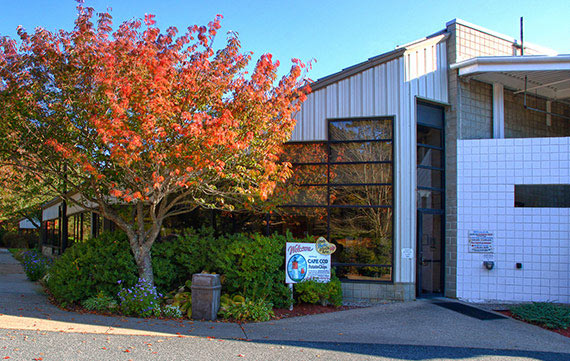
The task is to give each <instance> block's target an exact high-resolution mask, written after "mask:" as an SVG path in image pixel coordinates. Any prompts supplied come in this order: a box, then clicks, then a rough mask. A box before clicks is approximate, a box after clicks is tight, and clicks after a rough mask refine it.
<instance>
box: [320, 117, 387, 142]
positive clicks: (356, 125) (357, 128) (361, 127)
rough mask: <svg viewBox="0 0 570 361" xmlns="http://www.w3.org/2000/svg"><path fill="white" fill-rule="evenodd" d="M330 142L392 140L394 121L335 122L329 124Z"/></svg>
mask: <svg viewBox="0 0 570 361" xmlns="http://www.w3.org/2000/svg"><path fill="white" fill-rule="evenodd" d="M329 139H330V140H374V139H392V119H374V120H360V119H359V120H354V119H353V120H334V121H330V122H329Z"/></svg>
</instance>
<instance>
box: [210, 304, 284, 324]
mask: <svg viewBox="0 0 570 361" xmlns="http://www.w3.org/2000/svg"><path fill="white" fill-rule="evenodd" d="M218 314H219V315H220V316H221V317H222V318H226V319H233V320H236V321H256V322H264V321H269V320H271V319H272V318H273V317H274V316H275V314H274V313H273V305H272V304H271V302H267V301H265V300H262V299H258V300H250V299H249V298H246V299H245V300H244V301H243V302H231V303H226V304H225V305H224V306H223V307H221V308H220V311H219V312H218Z"/></svg>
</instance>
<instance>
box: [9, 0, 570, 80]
mask: <svg viewBox="0 0 570 361" xmlns="http://www.w3.org/2000/svg"><path fill="white" fill-rule="evenodd" d="M75 4H76V3H75V1H74V0H0V5H1V8H2V11H1V12H0V35H8V36H11V37H14V36H15V35H16V32H15V29H16V27H17V26H18V25H23V26H24V27H25V28H26V29H28V30H29V31H32V30H33V29H34V28H35V27H36V26H42V27H45V28H47V29H50V30H54V29H59V28H64V29H71V28H72V27H73V20H74V19H75V15H76V10H75ZM86 5H87V6H92V7H94V8H95V9H96V10H97V11H104V10H106V9H107V8H109V7H110V8H112V11H111V14H112V15H113V17H114V19H115V22H117V23H118V22H122V21H123V20H126V19H131V18H135V17H142V16H144V14H145V13H152V14H155V15H156V16H157V17H156V20H157V22H158V25H159V27H161V28H163V29H165V28H166V27H168V26H170V25H174V26H177V27H179V28H180V29H185V28H186V27H187V26H190V25H194V24H198V25H203V24H206V23H207V22H208V21H210V20H211V19H213V18H214V16H215V15H216V14H218V13H219V14H222V15H223V16H224V21H223V22H222V31H223V33H225V32H226V31H228V30H234V31H237V32H238V33H239V34H240V40H241V42H242V46H243V49H244V50H247V51H249V50H251V51H254V53H255V55H256V56H259V55H260V54H262V53H266V52H269V53H272V54H274V57H275V58H277V59H279V60H280V61H281V63H282V64H289V60H290V59H291V58H293V57H295V58H300V59H301V60H305V61H306V60H309V59H315V60H316V63H315V64H314V65H313V70H312V71H311V73H310V74H309V76H310V77H311V78H312V79H315V80H316V79H318V78H320V77H323V76H326V75H328V74H331V73H334V72H337V71H339V70H341V69H342V68H345V67H348V66H350V65H353V64H356V63H358V62H361V61H363V60H366V59H367V58H369V57H372V56H375V55H378V54H381V53H384V52H386V51H389V50H392V49H394V47H395V46H396V45H399V44H405V43H408V42H410V41H413V40H416V39H418V38H421V37H424V36H426V35H429V34H431V33H434V32H436V31H438V30H441V29H443V28H444V27H445V23H446V22H447V21H449V20H451V19H454V18H461V19H464V20H466V21H469V22H471V23H474V24H477V25H480V26H483V27H486V28H488V29H491V30H494V31H497V32H500V33H503V34H505V35H509V36H512V37H515V38H518V37H519V18H520V17H521V16H523V17H524V19H525V41H528V42H532V43H535V44H539V45H542V46H546V47H549V48H552V49H554V50H556V51H558V52H559V53H565V54H570V21H568V16H569V15H570V1H569V0H542V1H531V0H518V1H503V0H493V1H487V0H483V1H467V0H455V1H429V0H423V1H410V0H391V1H384V0H382V1H380V0H378V1H372V0H367V1H358V0H353V1H347V0H338V1H337V0H328V1H316V0H315V1H311V0H280V1H271V0H265V1H264V0H251V1H241V0H233V1H232V0H210V1H203V0H202V1H196V0H87V1H86ZM221 40H222V39H221V38H219V39H217V44H218V45H221V44H222V42H221ZM286 68H288V66H287V67H286ZM285 70H286V69H283V71H285Z"/></svg>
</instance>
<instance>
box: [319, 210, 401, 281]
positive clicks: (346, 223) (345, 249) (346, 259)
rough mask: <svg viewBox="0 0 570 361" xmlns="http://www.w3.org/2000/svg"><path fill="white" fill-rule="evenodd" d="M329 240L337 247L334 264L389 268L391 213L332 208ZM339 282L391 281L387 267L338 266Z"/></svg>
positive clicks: (389, 211)
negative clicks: (350, 280)
mask: <svg viewBox="0 0 570 361" xmlns="http://www.w3.org/2000/svg"><path fill="white" fill-rule="evenodd" d="M330 227H331V229H330V234H331V236H330V237H331V240H332V241H333V242H334V243H335V244H336V245H337V251H336V252H335V253H334V254H333V262H335V263H355V264H374V265H387V266H390V265H391V264H392V210H391V209H372V208H332V209H331V210H330ZM337 274H338V275H339V277H341V278H348V279H371V280H384V281H389V280H391V268H390V267H376V266H339V267H337Z"/></svg>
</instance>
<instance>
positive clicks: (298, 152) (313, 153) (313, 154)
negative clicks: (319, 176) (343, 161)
mask: <svg viewBox="0 0 570 361" xmlns="http://www.w3.org/2000/svg"><path fill="white" fill-rule="evenodd" d="M281 159H282V161H284V162H289V163H326V162H327V145H326V143H286V144H285V146H284V152H283V154H282V156H281Z"/></svg>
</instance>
